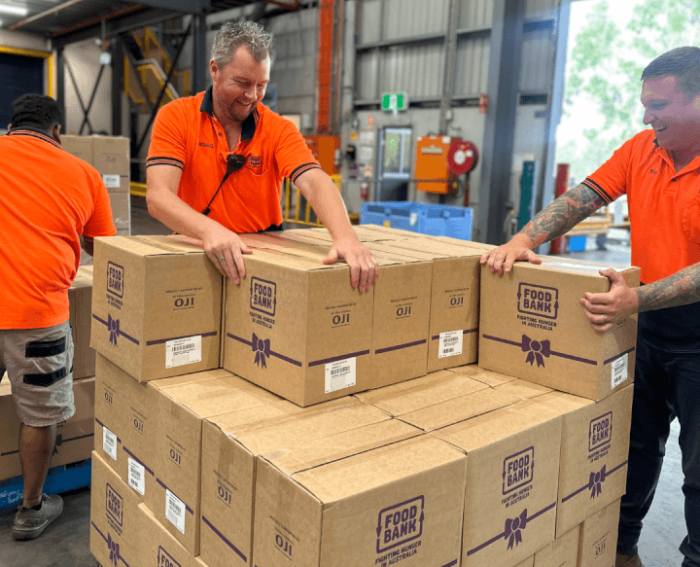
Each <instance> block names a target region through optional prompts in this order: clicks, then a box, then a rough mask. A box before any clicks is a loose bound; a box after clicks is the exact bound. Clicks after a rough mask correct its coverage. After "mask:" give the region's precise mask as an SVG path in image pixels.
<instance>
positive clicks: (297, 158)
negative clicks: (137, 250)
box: [146, 22, 379, 291]
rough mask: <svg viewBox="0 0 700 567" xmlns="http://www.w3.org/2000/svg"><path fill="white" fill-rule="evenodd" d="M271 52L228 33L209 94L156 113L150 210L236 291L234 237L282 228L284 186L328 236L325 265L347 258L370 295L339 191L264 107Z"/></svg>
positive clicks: (239, 267) (218, 44)
mask: <svg viewBox="0 0 700 567" xmlns="http://www.w3.org/2000/svg"><path fill="white" fill-rule="evenodd" d="M271 43H272V37H271V36H270V35H269V34H268V33H266V32H265V31H264V30H263V28H262V27H261V26H260V25H258V24H255V23H253V22H239V23H227V24H224V25H223V26H222V27H221V29H220V30H219V31H218V32H217V34H216V38H215V40H214V44H213V46H212V58H211V61H210V63H209V70H210V72H211V78H212V86H211V87H210V88H209V89H208V90H207V91H206V92H203V93H199V94H198V95H197V96H194V97H187V98H181V99H178V100H175V101H173V102H170V103H169V104H166V105H165V106H164V107H163V108H162V109H161V110H160V111H159V112H158V115H157V117H156V121H155V123H154V125H153V133H152V135H151V145H150V147H149V152H148V159H147V162H146V167H147V184H146V187H147V189H146V198H147V202H148V210H149V212H150V213H151V215H152V216H153V217H155V218H157V219H158V220H160V221H161V222H163V223H164V224H165V225H166V226H168V227H169V228H171V229H173V230H174V231H176V232H178V233H181V234H183V235H185V236H186V237H190V239H192V240H193V241H195V242H197V243H198V244H201V246H202V247H203V248H204V250H205V251H206V253H207V255H208V256H209V258H210V259H211V261H212V262H213V263H214V265H215V266H217V267H218V268H219V270H220V271H221V272H222V273H223V274H224V275H226V276H228V277H229V278H231V280H232V281H233V282H234V283H236V284H239V283H240V281H241V278H243V277H245V263H244V261H243V255H244V254H249V253H250V250H249V248H248V247H247V246H246V245H245V244H244V243H243V242H242V241H241V240H240V239H239V237H238V236H237V233H243V232H259V231H265V230H280V229H281V228H282V211H281V208H280V201H281V197H282V195H281V187H282V180H283V179H284V178H289V179H291V180H292V181H293V182H294V183H295V184H296V185H297V186H298V187H299V189H300V190H301V192H302V194H303V195H304V197H306V199H307V201H308V202H309V203H310V204H311V206H312V207H313V209H314V211H315V212H316V213H317V215H318V217H319V219H320V220H321V222H323V224H325V225H326V227H327V228H328V230H329V231H330V233H331V235H332V236H333V244H332V246H331V250H330V252H329V254H328V256H327V257H326V258H325V260H324V262H325V263H327V264H331V263H334V262H335V261H336V260H338V259H344V260H345V261H346V262H347V263H348V265H349V266H350V275H351V283H352V285H353V287H359V289H360V291H368V290H369V289H370V288H371V287H372V285H373V284H374V283H375V282H376V281H377V278H378V276H379V268H378V264H377V261H376V260H375V258H374V257H373V255H372V253H371V252H370V251H369V250H367V248H365V247H364V246H363V245H362V244H360V242H359V240H358V239H357V237H356V235H355V233H354V231H353V230H352V227H351V225H350V222H349V220H348V216H347V211H346V210H345V205H344V204H343V200H342V198H341V196H340V193H339V192H338V189H337V188H336V187H335V185H334V184H333V182H332V181H331V179H330V177H329V176H328V175H327V174H326V173H325V172H324V171H323V170H321V168H320V166H319V164H318V162H317V161H316V160H315V159H314V157H313V155H312V154H311V152H310V150H309V149H308V147H307V145H306V143H305V142H304V139H303V138H302V136H301V134H300V133H299V131H298V130H297V129H296V128H295V126H294V125H293V124H292V123H291V122H290V121H289V120H287V119H285V118H283V117H281V116H280V115H278V114H276V113H274V112H272V111H271V110H270V109H269V108H267V107H266V106H265V105H263V104H261V101H262V99H263V97H264V96H265V89H266V88H267V84H268V81H269V79H270V49H271Z"/></svg>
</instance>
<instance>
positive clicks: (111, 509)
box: [106, 483, 124, 526]
mask: <svg viewBox="0 0 700 567" xmlns="http://www.w3.org/2000/svg"><path fill="white" fill-rule="evenodd" d="M106 509H107V514H108V515H109V516H110V517H111V518H112V519H113V520H114V521H115V522H116V523H117V524H118V525H119V526H121V525H122V523H123V522H124V499H123V498H122V497H121V496H120V494H119V493H118V492H117V491H116V490H114V488H113V487H112V485H111V484H109V483H107V493H106Z"/></svg>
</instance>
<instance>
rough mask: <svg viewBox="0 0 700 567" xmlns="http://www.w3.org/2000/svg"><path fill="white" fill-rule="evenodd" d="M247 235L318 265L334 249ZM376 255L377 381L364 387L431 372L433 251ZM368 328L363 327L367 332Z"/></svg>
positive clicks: (261, 245) (258, 245)
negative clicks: (430, 334) (377, 270)
mask: <svg viewBox="0 0 700 567" xmlns="http://www.w3.org/2000/svg"><path fill="white" fill-rule="evenodd" d="M244 240H245V242H246V244H248V245H249V246H250V247H252V248H254V249H256V250H269V251H273V252H281V253H284V254H290V255H294V256H298V257H303V258H306V259H308V260H310V261H311V262H314V263H315V265H316V266H320V265H322V263H323V259H324V258H325V257H326V256H327V255H328V252H329V250H330V246H329V244H328V243H323V242H318V243H316V244H309V243H307V242H299V241H296V240H294V239H293V238H289V237H286V236H279V235H276V234H264V235H246V236H245V237H244ZM399 252H403V254H401V253H399ZM375 258H376V260H377V261H378V263H379V270H380V278H379V281H378V282H377V283H376V285H375V286H374V288H373V290H372V292H373V295H374V304H373V320H372V329H371V337H372V343H371V349H370V358H371V364H372V369H371V371H370V373H371V382H370V383H367V386H366V387H365V388H363V389H367V388H376V387H381V386H385V385H387V384H393V383H396V382H399V381H402V380H408V379H410V378H415V377H417V376H424V375H425V374H426V373H427V359H428V336H429V321H430V301H431V300H430V286H431V281H432V270H433V264H432V262H431V256H429V255H423V256H420V255H418V254H410V255H409V254H408V253H407V252H406V251H400V250H399V251H398V252H397V251H392V250H380V251H379V252H375ZM344 285H347V283H345V284H344ZM368 331H369V329H365V330H362V332H363V333H367V332H368ZM327 399H330V398H327ZM294 401H296V400H294ZM297 403H299V402H297ZM302 405H308V403H305V404H302Z"/></svg>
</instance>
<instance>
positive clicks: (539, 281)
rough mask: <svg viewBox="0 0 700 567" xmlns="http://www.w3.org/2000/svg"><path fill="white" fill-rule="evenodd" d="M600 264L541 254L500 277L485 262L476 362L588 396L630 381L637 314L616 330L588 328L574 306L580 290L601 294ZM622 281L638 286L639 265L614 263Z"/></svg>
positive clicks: (605, 286)
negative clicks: (537, 262) (540, 258)
mask: <svg viewBox="0 0 700 567" xmlns="http://www.w3.org/2000/svg"><path fill="white" fill-rule="evenodd" d="M601 269H604V267H601V266H597V265H595V264H590V263H585V262H575V261H572V260H568V259H567V260H552V259H550V258H543V263H542V265H533V264H527V263H523V262H518V263H516V264H515V266H514V267H513V271H512V272H510V273H508V274H505V275H503V276H502V277H499V276H497V275H495V274H492V273H491V272H490V271H489V269H488V267H486V266H483V267H482V272H481V324H480V335H479V366H481V367H483V368H486V369H488V370H494V371H496V372H501V373H503V374H509V375H511V376H515V377H517V378H522V379H524V380H529V381H531V382H535V383H537V384H542V385H543V386H548V387H550V388H553V389H555V390H559V391H563V392H567V393H569V394H574V395H576V396H581V397H583V398H588V399H591V400H602V399H603V398H605V397H606V396H609V395H610V394H611V393H612V392H613V391H615V390H617V389H620V388H623V387H624V386H626V385H627V384H629V383H631V382H632V380H633V377H634V353H635V348H636V343H637V317H636V315H635V316H631V317H628V318H626V319H624V320H622V321H620V322H619V323H617V324H616V325H615V328H614V329H611V330H610V331H608V332H605V333H600V332H596V331H595V330H593V328H592V327H591V326H590V324H589V321H588V318H587V317H586V316H585V314H584V312H583V307H582V306H581V305H580V304H579V301H580V299H581V298H582V297H583V296H584V294H585V293H586V292H590V293H606V292H608V291H609V290H610V280H609V279H608V278H606V277H604V276H601V275H600V274H599V270H601ZM619 273H620V274H621V275H622V277H623V278H624V279H625V281H626V282H627V285H629V286H632V287H635V286H638V285H639V269H638V268H620V269H619Z"/></svg>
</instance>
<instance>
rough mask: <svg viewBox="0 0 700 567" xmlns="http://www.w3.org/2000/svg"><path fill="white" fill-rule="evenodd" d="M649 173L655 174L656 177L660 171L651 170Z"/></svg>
mask: <svg viewBox="0 0 700 567" xmlns="http://www.w3.org/2000/svg"><path fill="white" fill-rule="evenodd" d="M649 173H653V174H654V175H656V174H657V173H658V171H656V170H655V169H650V170H649Z"/></svg>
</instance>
